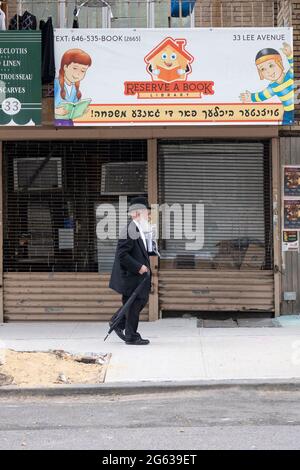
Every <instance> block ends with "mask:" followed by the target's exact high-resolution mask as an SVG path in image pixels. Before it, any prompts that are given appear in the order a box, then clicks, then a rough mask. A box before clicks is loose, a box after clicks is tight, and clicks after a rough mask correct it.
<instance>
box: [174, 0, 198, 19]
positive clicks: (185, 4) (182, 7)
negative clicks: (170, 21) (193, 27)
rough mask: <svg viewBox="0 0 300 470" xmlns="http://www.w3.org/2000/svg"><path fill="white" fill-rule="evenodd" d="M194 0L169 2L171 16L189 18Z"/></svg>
mask: <svg viewBox="0 0 300 470" xmlns="http://www.w3.org/2000/svg"><path fill="white" fill-rule="evenodd" d="M195 3H196V0H181V1H180V0H171V16H173V17H174V18H179V17H180V16H182V17H183V18H185V17H186V16H189V15H190V14H191V13H192V11H193V9H194V6H195Z"/></svg>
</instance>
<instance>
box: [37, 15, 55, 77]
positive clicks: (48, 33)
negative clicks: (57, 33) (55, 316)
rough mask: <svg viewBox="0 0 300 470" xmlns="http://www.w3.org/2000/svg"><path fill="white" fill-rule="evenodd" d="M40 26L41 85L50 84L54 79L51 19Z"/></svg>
mask: <svg viewBox="0 0 300 470" xmlns="http://www.w3.org/2000/svg"><path fill="white" fill-rule="evenodd" d="M40 26H42V28H41V31H42V83H43V84H47V83H52V82H53V80H54V78H55V60H54V31H53V24H52V18H51V17H49V18H48V20H47V21H46V23H45V22H44V25H41V23H40Z"/></svg>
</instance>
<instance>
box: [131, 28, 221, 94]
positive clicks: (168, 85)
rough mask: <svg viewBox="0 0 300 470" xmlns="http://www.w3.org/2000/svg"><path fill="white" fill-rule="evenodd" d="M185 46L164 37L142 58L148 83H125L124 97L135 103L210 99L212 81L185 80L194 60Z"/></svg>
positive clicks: (179, 41) (181, 41) (184, 40)
mask: <svg viewBox="0 0 300 470" xmlns="http://www.w3.org/2000/svg"><path fill="white" fill-rule="evenodd" d="M186 43H187V41H186V39H173V38H171V37H166V38H165V39H164V40H163V41H161V42H160V43H159V44H158V45H157V46H155V47H154V48H153V49H152V50H151V51H150V52H149V53H148V54H147V55H146V56H144V63H146V71H147V73H148V74H149V75H150V77H151V79H150V80H148V81H126V82H124V95H126V96H136V97H137V99H174V98H176V99H186V98H190V99H195V98H198V99H201V98H202V97H203V96H204V95H213V94H214V89H213V86H214V82H213V81H211V80H200V81H199V80H196V81H189V80H187V79H188V76H189V75H190V74H191V73H192V63H193V62H194V57H193V56H192V55H191V54H190V53H189V52H188V51H187V50H186V49H185V46H186ZM142 65H143V64H142V62H141V66H142Z"/></svg>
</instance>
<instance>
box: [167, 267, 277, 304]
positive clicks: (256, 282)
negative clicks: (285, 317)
mask: <svg viewBox="0 0 300 470" xmlns="http://www.w3.org/2000/svg"><path fill="white" fill-rule="evenodd" d="M159 301H160V309H161V310H166V311H171V310H174V311H268V312H273V311H274V276H273V271H262V270H258V271H254V270H251V271H249V272H247V271H236V270H233V271H221V270H220V271H217V270H197V269H194V270H186V269H185V270H181V269H177V270H172V271H171V270H165V271H164V270H160V272H159Z"/></svg>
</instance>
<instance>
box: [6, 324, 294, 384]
mask: <svg viewBox="0 0 300 470" xmlns="http://www.w3.org/2000/svg"><path fill="white" fill-rule="evenodd" d="M280 323H281V324H282V326H283V327H282V328H197V320H196V319H195V318H189V319H187V318H180V319H164V320H159V321H157V322H154V323H141V324H140V332H141V334H142V336H143V337H145V338H149V339H150V341H151V344H150V345H148V346H128V345H126V344H124V343H123V342H121V340H119V338H118V337H117V336H116V335H115V334H114V333H112V334H111V336H110V337H109V339H108V340H107V341H106V342H105V343H104V342H103V338H104V337H105V335H106V332H107V325H106V324H104V323H36V322H32V323H8V324H4V325H0V348H1V347H6V348H12V349H16V350H41V351H46V350H48V349H65V350H67V351H70V352H90V351H93V352H108V353H112V358H111V361H110V365H109V368H108V371H107V375H106V383H107V384H112V385H113V384H117V383H118V384H121V383H128V382H134V383H142V382H144V381H151V382H152V383H153V382H154V383H159V382H189V381H209V380H216V381H226V380H228V381H232V380H253V379H256V380H262V381H263V380H270V379H287V380H295V379H300V318H299V317H295V318H294V320H293V321H291V320H290V321H285V320H284V318H283V319H282V321H281V320H280ZM286 324H287V326H286V327H285V325H286ZM289 325H290V327H289Z"/></svg>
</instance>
